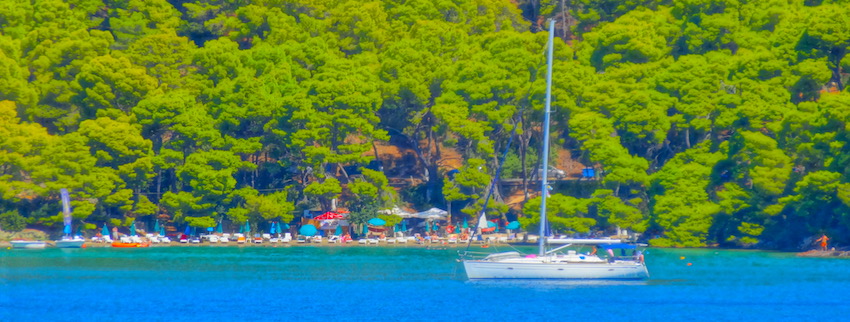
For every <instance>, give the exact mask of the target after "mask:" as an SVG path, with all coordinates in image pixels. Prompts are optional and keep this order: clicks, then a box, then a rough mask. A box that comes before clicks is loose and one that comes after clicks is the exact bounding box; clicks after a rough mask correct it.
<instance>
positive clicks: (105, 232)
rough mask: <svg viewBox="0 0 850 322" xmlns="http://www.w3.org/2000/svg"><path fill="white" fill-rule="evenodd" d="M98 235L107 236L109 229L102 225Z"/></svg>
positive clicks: (104, 224)
mask: <svg viewBox="0 0 850 322" xmlns="http://www.w3.org/2000/svg"><path fill="white" fill-rule="evenodd" d="M100 234H101V235H103V236H109V228H107V227H106V223H103V229H102V230H101V231H100Z"/></svg>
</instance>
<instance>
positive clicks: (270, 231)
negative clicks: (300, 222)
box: [269, 222, 277, 234]
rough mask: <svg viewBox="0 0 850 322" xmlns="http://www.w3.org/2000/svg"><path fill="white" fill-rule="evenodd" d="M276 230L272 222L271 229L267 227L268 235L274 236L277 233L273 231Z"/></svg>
mask: <svg viewBox="0 0 850 322" xmlns="http://www.w3.org/2000/svg"><path fill="white" fill-rule="evenodd" d="M276 228H277V227H275V226H274V222H272V224H271V227H269V234H276V233H277V232H276V231H275V229H276Z"/></svg>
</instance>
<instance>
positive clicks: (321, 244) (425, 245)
mask: <svg viewBox="0 0 850 322" xmlns="http://www.w3.org/2000/svg"><path fill="white" fill-rule="evenodd" d="M45 242H47V246H46V247H45V249H47V248H56V246H55V244H56V243H55V242H54V241H45ZM466 245H467V243H448V242H436V243H421V244H420V243H387V242H385V241H384V242H379V243H366V244H361V243H358V242H356V241H355V242H351V243H346V244H341V243H329V242H326V241H322V242H319V243H297V242H294V241H293V242H289V243H280V242H278V243H270V242H263V243H241V244H240V243H236V242H229V243H209V242H207V243H198V244H192V243H179V242H171V243H168V244H160V243H156V244H154V243H152V244H150V246H148V247H136V248H156V247H267V248H277V247H367V248H368V247H421V248H431V249H434V248H443V249H446V248H461V247H466ZM528 245H529V244H527V243H489V244H488V243H481V242H473V243H472V244H470V247H475V248H485V249H486V248H489V247H497V246H528ZM0 248H5V249H12V244H11V243H10V242H8V241H2V242H0ZM83 248H113V247H112V244H111V243H95V242H86V243H85V247H83ZM130 248H134V247H130Z"/></svg>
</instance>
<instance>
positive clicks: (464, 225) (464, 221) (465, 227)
mask: <svg viewBox="0 0 850 322" xmlns="http://www.w3.org/2000/svg"><path fill="white" fill-rule="evenodd" d="M467 228H469V224H467V223H466V218H463V229H467Z"/></svg>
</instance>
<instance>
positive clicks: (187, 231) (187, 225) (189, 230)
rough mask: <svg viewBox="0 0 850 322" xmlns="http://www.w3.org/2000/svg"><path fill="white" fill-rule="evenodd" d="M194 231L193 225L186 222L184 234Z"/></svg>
mask: <svg viewBox="0 0 850 322" xmlns="http://www.w3.org/2000/svg"><path fill="white" fill-rule="evenodd" d="M191 233H192V227H189V224H186V231H184V232H183V235H187V236H188V235H189V234H191Z"/></svg>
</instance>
